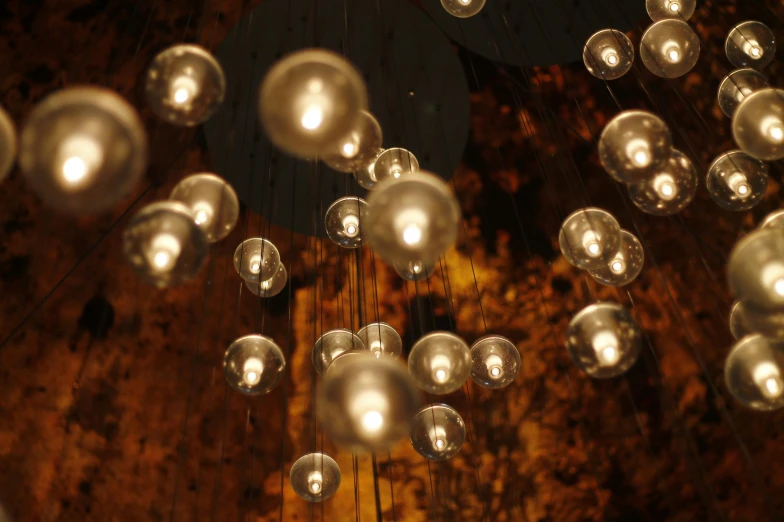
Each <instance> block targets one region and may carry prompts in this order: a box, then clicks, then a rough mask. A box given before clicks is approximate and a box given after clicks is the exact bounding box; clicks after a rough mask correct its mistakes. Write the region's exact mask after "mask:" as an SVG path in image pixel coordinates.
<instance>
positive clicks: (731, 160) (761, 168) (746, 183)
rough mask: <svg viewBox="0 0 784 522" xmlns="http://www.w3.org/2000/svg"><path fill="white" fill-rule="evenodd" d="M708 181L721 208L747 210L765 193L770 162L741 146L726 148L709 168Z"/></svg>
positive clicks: (710, 189) (712, 194)
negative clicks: (738, 147) (767, 163)
mask: <svg viewBox="0 0 784 522" xmlns="http://www.w3.org/2000/svg"><path fill="white" fill-rule="evenodd" d="M706 185H707V187H708V193H709V194H710V196H711V198H713V201H715V202H716V204H717V205H719V206H720V207H721V208H724V209H726V210H748V209H750V208H751V207H753V206H754V205H756V204H757V203H759V202H760V201H761V200H762V198H763V197H764V196H765V191H766V190H767V189H768V166H767V165H765V164H764V163H762V162H761V161H759V160H757V159H754V158H752V157H751V156H749V155H748V154H746V153H745V152H742V151H739V150H734V151H731V152H725V153H724V154H722V155H721V156H719V157H718V158H716V159H715V160H714V161H713V163H712V164H711V166H710V168H709V169H708V177H707V178H706Z"/></svg>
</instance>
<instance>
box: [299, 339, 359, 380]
mask: <svg viewBox="0 0 784 522" xmlns="http://www.w3.org/2000/svg"><path fill="white" fill-rule="evenodd" d="M364 349H365V344H364V343H363V342H362V339H360V338H359V337H358V336H357V335H356V334H354V332H352V331H351V330H346V329H345V328H337V329H335V330H330V331H328V332H326V333H325V334H324V335H322V336H321V337H319V338H318V340H317V341H316V343H315V344H314V345H313V352H312V353H311V357H312V359H313V367H314V368H316V371H317V372H318V373H324V369H325V368H327V367H328V366H329V365H330V364H331V363H332V361H334V360H335V358H337V357H338V356H339V355H340V354H342V353H345V352H350V351H352V350H364Z"/></svg>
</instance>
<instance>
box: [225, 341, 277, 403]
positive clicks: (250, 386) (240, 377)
mask: <svg viewBox="0 0 784 522" xmlns="http://www.w3.org/2000/svg"><path fill="white" fill-rule="evenodd" d="M285 367H286V359H285V357H284V356H283V351H282V350H281V349H280V347H278V345H277V344H275V341H273V340H272V339H270V338H269V337H264V336H263V335H246V336H245V337H240V338H239V339H237V340H236V341H234V342H233V343H231V345H229V348H228V349H227V350H226V354H225V355H224V356H223V376H224V377H226V381H227V382H228V383H229V385H230V386H231V387H232V388H234V389H235V390H237V391H238V392H240V393H244V394H246V395H260V394H262V393H269V392H270V391H272V389H273V388H275V386H277V385H278V383H279V382H280V379H281V377H283V371H284V369H285Z"/></svg>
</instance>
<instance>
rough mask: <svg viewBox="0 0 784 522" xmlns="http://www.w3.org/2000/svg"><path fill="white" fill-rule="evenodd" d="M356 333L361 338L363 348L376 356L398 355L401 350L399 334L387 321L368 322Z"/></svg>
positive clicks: (401, 342) (401, 344)
mask: <svg viewBox="0 0 784 522" xmlns="http://www.w3.org/2000/svg"><path fill="white" fill-rule="evenodd" d="M357 335H358V336H359V338H360V339H362V342H363V343H364V345H365V348H367V349H368V350H370V353H372V354H373V355H375V356H376V357H381V356H382V355H389V356H391V357H400V354H401V353H402V352H403V341H402V340H401V339H400V334H399V333H397V330H395V329H394V328H392V327H391V326H389V325H388V324H387V323H370V324H368V325H366V326H363V327H362V328H360V329H359V331H358V332H357Z"/></svg>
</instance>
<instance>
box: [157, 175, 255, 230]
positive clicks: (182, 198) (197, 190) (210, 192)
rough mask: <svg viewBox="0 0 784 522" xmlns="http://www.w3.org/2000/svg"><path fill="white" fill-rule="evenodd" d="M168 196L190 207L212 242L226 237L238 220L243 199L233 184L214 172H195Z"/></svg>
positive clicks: (194, 217)
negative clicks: (238, 196) (240, 199)
mask: <svg viewBox="0 0 784 522" xmlns="http://www.w3.org/2000/svg"><path fill="white" fill-rule="evenodd" d="M169 199H173V200H174V201H179V202H180V203H183V204H184V205H185V206H186V207H189V208H190V209H191V212H192V213H193V219H194V221H195V222H196V224H197V225H199V228H201V229H202V230H203V231H204V233H205V234H206V235H207V240H208V241H209V242H210V243H215V242H216V241H220V240H221V239H223V238H224V237H226V236H227V235H228V234H229V232H231V230H232V229H233V228H234V225H236V224H237V219H238V218H239V216H240V202H239V200H238V199H237V194H236V192H234V189H233V188H231V185H229V184H228V183H226V181H225V180H224V179H223V178H220V177H218V176H216V175H215V174H206V173H203V174H194V175H192V176H188V177H187V178H185V179H183V180H182V181H180V182H179V183H177V186H176V187H174V190H172V193H171V195H170V196H169Z"/></svg>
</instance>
